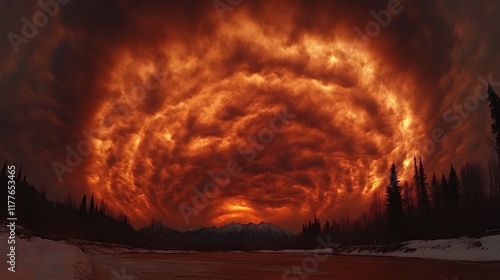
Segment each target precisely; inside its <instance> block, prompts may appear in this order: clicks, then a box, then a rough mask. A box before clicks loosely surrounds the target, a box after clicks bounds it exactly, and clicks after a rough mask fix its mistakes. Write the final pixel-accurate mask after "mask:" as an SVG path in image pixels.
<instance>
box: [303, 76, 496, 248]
mask: <svg viewBox="0 0 500 280" xmlns="http://www.w3.org/2000/svg"><path fill="white" fill-rule="evenodd" d="M488 101H489V108H490V113H491V118H492V120H493V124H492V134H493V136H494V137H493V138H494V139H491V140H490V141H489V142H490V144H491V145H492V147H493V149H494V150H495V151H496V153H497V157H496V158H492V159H490V160H489V162H488V168H487V172H485V169H484V168H483V166H481V165H480V164H479V163H476V162H466V163H465V164H464V165H463V166H462V167H460V169H459V170H458V172H457V170H456V169H455V168H454V166H453V165H450V169H449V172H448V173H446V174H440V176H437V175H436V174H435V173H432V176H431V179H430V180H428V177H427V174H428V173H427V172H426V170H425V168H424V165H423V162H422V159H421V158H419V160H418V162H417V158H416V157H414V159H413V164H414V177H413V180H412V182H407V181H405V182H403V184H402V185H401V184H400V181H399V175H398V171H397V168H396V166H395V164H392V166H391V169H390V175H389V184H388V185H387V187H386V189H385V201H382V199H381V198H380V196H379V195H378V194H374V196H373V199H372V202H371V205H370V213H369V214H368V213H366V212H365V213H364V214H363V215H362V216H361V217H359V218H357V219H350V218H349V216H345V217H342V218H340V219H338V220H333V221H331V222H329V221H326V222H325V223H324V224H321V222H320V221H319V220H318V219H317V218H316V217H315V218H314V221H309V223H308V224H307V225H304V226H303V228H302V232H301V234H300V240H301V241H302V243H303V244H305V245H307V246H310V247H314V244H315V243H314V240H315V238H316V237H318V236H323V237H326V236H328V235H330V236H331V237H332V240H333V241H334V242H338V243H341V244H345V245H350V244H372V243H377V242H394V241H401V240H409V239H436V238H453V237H459V236H471V237H478V236H482V235H485V234H489V233H493V232H496V233H498V232H500V230H499V229H500V168H499V164H500V149H499V148H500V99H499V97H498V95H497V94H496V93H495V91H494V90H493V88H492V87H491V85H489V86H488Z"/></svg>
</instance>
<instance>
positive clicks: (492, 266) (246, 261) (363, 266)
mask: <svg viewBox="0 0 500 280" xmlns="http://www.w3.org/2000/svg"><path fill="white" fill-rule="evenodd" d="M91 259H92V263H93V265H94V267H95V269H96V275H95V278H94V279H96V280H112V279H113V280H114V279H116V280H151V279H228V280H229V279H231V280H233V279H291V280H292V279H293V280H299V279H300V280H305V279H345V280H354V279H363V280H366V279H369V280H392V279H394V280H403V279H404V280H417V279H421V280H428V279H429V280H431V279H441V280H444V279H448V280H472V279H474V280H489V279H491V280H493V279H495V280H497V279H500V262H495V263H467V262H448V261H435V260H424V259H411V258H392V257H368V256H338V255H321V256H318V259H315V258H314V256H313V255H307V254H267V253H239V252H234V253H220V252H211V253H186V254H152V253H126V254H105V255H93V256H92V257H91ZM313 259H314V261H313ZM292 267H297V268H296V269H295V271H296V272H297V273H294V272H293V271H292ZM304 267H306V268H305V269H304ZM287 271H288V272H289V273H288V274H286V272H287Z"/></svg>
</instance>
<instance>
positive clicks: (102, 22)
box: [0, 0, 500, 231]
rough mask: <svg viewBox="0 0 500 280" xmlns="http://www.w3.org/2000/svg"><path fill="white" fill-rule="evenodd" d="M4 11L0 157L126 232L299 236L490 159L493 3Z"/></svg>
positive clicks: (241, 3) (149, 4) (110, 4)
mask: <svg viewBox="0 0 500 280" xmlns="http://www.w3.org/2000/svg"><path fill="white" fill-rule="evenodd" d="M1 6H2V9H1V12H0V14H1V17H0V18H2V20H1V21H0V34H3V37H2V38H3V39H1V40H0V61H2V63H1V64H0V94H1V95H2V97H3V98H2V101H0V118H1V119H2V121H1V124H0V127H1V129H0V135H1V139H2V140H1V142H0V160H2V161H5V160H6V161H8V162H10V163H16V164H17V165H18V166H21V165H22V166H23V172H24V173H27V174H28V177H27V179H28V182H30V183H32V184H35V186H36V187H37V188H42V187H43V188H45V190H46V191H47V193H48V197H49V199H55V200H58V201H64V199H65V198H66V197H67V196H68V195H71V196H73V197H74V199H75V200H76V201H77V202H78V203H79V201H80V200H81V197H82V196H83V194H87V195H90V194H91V193H93V194H94V195H95V197H96V200H97V201H100V200H101V199H104V200H105V201H106V203H107V205H108V208H109V209H110V210H112V211H113V213H115V214H117V213H119V212H122V213H125V214H127V216H128V217H129V218H130V220H131V221H132V224H133V225H134V226H135V227H142V226H144V225H146V224H148V223H149V222H150V221H151V219H155V220H159V221H162V222H163V223H165V224H167V225H168V226H171V227H177V228H197V227H203V226H211V225H216V226H221V225H224V224H227V223H230V222H242V223H248V222H254V223H259V222H260V221H265V222H271V223H273V224H276V225H278V226H281V227H284V228H287V229H290V230H294V231H297V230H299V229H300V227H301V225H302V223H304V222H306V221H307V220H309V219H311V218H312V217H314V214H315V213H316V214H317V215H318V216H319V217H320V219H322V220H325V219H332V218H338V217H340V216H345V215H347V214H348V215H349V216H350V217H356V216H358V215H360V214H362V213H363V212H365V211H366V212H368V211H369V204H370V201H371V199H372V197H373V196H380V197H382V195H383V190H384V187H385V186H386V185H387V183H388V176H389V170H390V165H391V164H392V163H393V162H394V163H395V164H396V166H397V168H398V171H399V174H400V177H401V181H404V180H408V181H411V180H412V175H413V174H412V173H413V157H414V156H417V157H418V156H421V157H422V160H423V162H424V166H425V168H426V170H427V172H428V173H429V174H428V177H429V178H430V177H431V174H432V172H436V174H437V175H438V176H439V177H440V176H441V174H443V173H448V172H449V168H450V164H453V165H454V166H456V167H460V166H461V165H462V164H464V162H465V161H466V160H471V161H477V162H479V163H480V164H482V165H483V167H484V168H485V169H486V168H487V163H488V160H489V159H490V157H491V156H492V155H493V150H492V148H491V147H490V146H489V144H488V142H487V137H489V136H490V135H491V120H490V116H489V109H488V104H487V101H486V100H485V99H486V95H485V94H486V86H485V85H486V84H487V83H488V82H489V83H491V84H492V85H493V86H494V88H495V89H496V91H497V92H499V91H500V87H499V86H500V69H499V68H498V67H499V65H500V53H499V52H498V50H499V49H500V32H498V30H497V28H498V26H500V17H499V16H498V15H499V14H500V2H498V1H496V0H481V1H466V0H453V1H452V0H443V1H423V0H419V1H415V0H414V1H410V0H402V1H395V0H391V1H373V0H359V1H340V0H334V1H305V0H304V1H297V0H296V1H273V0H266V1H250V0H220V1H219V0H216V1H201V0H200V1H132V0H130V1H118V0H116V1H113V0H110V1H81V0H59V1H58V2H56V0H42V1H40V2H38V1H13V0H1ZM495 66H496V67H495ZM497 81H498V82H497Z"/></svg>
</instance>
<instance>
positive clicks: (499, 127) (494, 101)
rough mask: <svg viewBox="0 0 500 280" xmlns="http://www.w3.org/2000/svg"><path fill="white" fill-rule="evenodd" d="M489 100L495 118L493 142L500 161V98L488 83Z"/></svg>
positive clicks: (492, 130)
mask: <svg viewBox="0 0 500 280" xmlns="http://www.w3.org/2000/svg"><path fill="white" fill-rule="evenodd" d="M488 101H489V103H490V104H489V106H490V113H491V118H492V119H493V124H492V125H491V132H492V133H493V135H494V136H495V141H494V142H493V143H492V144H493V145H494V147H495V149H496V151H497V159H498V162H499V163H500V98H498V95H497V94H496V93H495V90H494V89H493V87H492V86H491V85H490V84H488Z"/></svg>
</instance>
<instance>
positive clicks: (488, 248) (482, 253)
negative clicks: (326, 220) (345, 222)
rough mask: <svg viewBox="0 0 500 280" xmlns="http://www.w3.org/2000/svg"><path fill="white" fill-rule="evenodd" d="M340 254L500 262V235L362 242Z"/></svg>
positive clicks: (339, 251)
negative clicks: (388, 243) (389, 242)
mask: <svg viewBox="0 0 500 280" xmlns="http://www.w3.org/2000/svg"><path fill="white" fill-rule="evenodd" d="M334 253H335V254H339V255H363V256H391V257H410V258H423V259H433V260H447V261H468V262H497V261H500V235H491V236H484V237H481V238H456V239H437V240H411V241H405V242H400V243H394V244H390V245H359V246H348V247H343V248H338V249H336V250H335V251H334Z"/></svg>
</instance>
